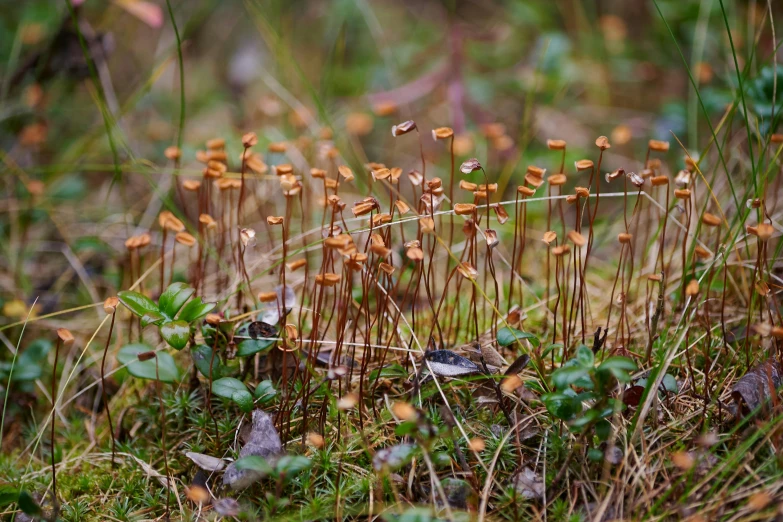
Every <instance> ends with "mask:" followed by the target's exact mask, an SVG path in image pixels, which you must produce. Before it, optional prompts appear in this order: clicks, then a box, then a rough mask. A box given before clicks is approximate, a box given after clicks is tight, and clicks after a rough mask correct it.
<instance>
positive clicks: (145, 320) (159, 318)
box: [141, 312, 166, 327]
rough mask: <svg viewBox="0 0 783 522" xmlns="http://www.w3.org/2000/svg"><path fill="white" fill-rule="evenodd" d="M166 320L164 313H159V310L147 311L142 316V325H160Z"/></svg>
mask: <svg viewBox="0 0 783 522" xmlns="http://www.w3.org/2000/svg"><path fill="white" fill-rule="evenodd" d="M165 320H166V318H165V317H164V316H163V314H159V313H158V312H147V313H146V314H144V315H143V316H142V317H141V326H142V327H147V326H149V325H151V324H155V325H158V324H160V323H162V322H163V321H165Z"/></svg>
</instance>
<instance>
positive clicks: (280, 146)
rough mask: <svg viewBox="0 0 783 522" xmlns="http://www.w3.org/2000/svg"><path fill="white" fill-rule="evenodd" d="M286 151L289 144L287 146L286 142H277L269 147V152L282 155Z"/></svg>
mask: <svg viewBox="0 0 783 522" xmlns="http://www.w3.org/2000/svg"><path fill="white" fill-rule="evenodd" d="M286 149H288V144H286V142H284V141H277V142H274V143H270V144H269V146H268V147H267V150H268V151H269V152H276V153H278V154H282V153H283V152H285V151H286Z"/></svg>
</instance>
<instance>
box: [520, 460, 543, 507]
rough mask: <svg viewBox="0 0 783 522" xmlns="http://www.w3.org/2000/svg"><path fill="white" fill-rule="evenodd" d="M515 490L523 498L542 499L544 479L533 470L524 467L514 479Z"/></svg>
mask: <svg viewBox="0 0 783 522" xmlns="http://www.w3.org/2000/svg"><path fill="white" fill-rule="evenodd" d="M514 489H516V490H517V493H519V495H520V496H521V497H522V498H530V499H532V498H542V497H543V496H544V479H543V478H542V477H541V476H540V475H538V474H536V472H535V471H533V470H532V469H530V468H528V467H524V468H522V469H521V470H520V471H519V474H518V475H517V476H516V478H515V479H514Z"/></svg>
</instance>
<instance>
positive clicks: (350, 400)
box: [337, 393, 359, 411]
mask: <svg viewBox="0 0 783 522" xmlns="http://www.w3.org/2000/svg"><path fill="white" fill-rule="evenodd" d="M358 402H359V396H358V395H356V394H355V393H349V394H347V395H343V396H342V397H340V398H339V399H338V400H337V409H339V410H343V411H345V410H350V409H351V408H353V407H354V406H356V404H357V403H358Z"/></svg>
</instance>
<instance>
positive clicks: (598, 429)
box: [595, 419, 612, 441]
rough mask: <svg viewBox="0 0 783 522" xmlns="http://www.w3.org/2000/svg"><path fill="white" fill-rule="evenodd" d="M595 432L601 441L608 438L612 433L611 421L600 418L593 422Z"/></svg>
mask: <svg viewBox="0 0 783 522" xmlns="http://www.w3.org/2000/svg"><path fill="white" fill-rule="evenodd" d="M595 434H596V435H597V436H598V439H599V440H601V441H605V440H607V439H608V438H609V435H611V434H612V425H611V423H610V422H609V421H608V420H606V419H601V420H599V421H598V422H596V423H595Z"/></svg>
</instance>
